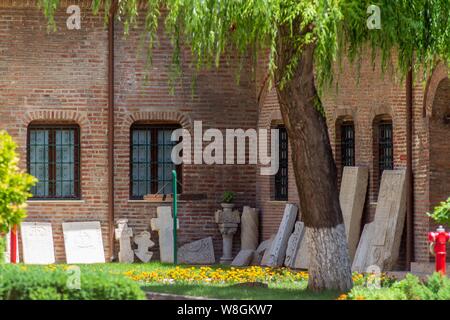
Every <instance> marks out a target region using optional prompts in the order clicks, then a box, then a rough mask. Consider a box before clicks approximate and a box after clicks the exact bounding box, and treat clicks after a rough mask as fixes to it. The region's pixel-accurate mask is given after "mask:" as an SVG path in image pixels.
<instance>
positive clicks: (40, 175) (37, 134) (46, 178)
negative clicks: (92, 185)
mask: <svg viewBox="0 0 450 320" xmlns="http://www.w3.org/2000/svg"><path fill="white" fill-rule="evenodd" d="M79 132H80V131H79V127H78V126H77V125H56V126H49V125H33V124H32V125H30V126H29V127H28V139H27V168H28V172H29V173H30V174H31V175H33V176H35V177H36V178H37V179H38V182H37V184H36V185H35V186H34V187H32V188H31V193H32V194H33V197H32V199H35V200H36V199H47V200H48V199H55V200H60V199H62V200H63V199H79V198H80V135H79Z"/></svg>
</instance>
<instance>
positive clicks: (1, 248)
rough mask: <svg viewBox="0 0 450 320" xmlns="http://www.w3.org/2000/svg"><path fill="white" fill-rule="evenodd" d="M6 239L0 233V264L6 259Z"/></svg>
mask: <svg viewBox="0 0 450 320" xmlns="http://www.w3.org/2000/svg"><path fill="white" fill-rule="evenodd" d="M5 251H6V239H5V237H3V236H2V235H1V234H0V264H2V263H3V262H4V261H5V256H4V254H5Z"/></svg>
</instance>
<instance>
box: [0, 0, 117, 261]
mask: <svg viewBox="0 0 450 320" xmlns="http://www.w3.org/2000/svg"><path fill="white" fill-rule="evenodd" d="M8 3H10V1H2V2H0V39H1V41H0V74H1V76H0V127H1V128H2V129H6V130H8V132H9V133H10V134H11V135H12V136H13V137H14V139H15V141H16V142H17V143H18V144H19V146H20V148H19V152H20V155H21V166H22V168H26V137H27V126H28V124H29V123H30V122H32V121H35V120H37V121H45V122H49V123H51V122H53V123H61V122H73V123H77V124H78V125H79V126H80V129H81V131H80V134H81V162H82V167H81V192H82V200H81V201H70V202H67V201H59V202H49V201H39V202H29V210H28V218H27V220H28V221H41V222H52V226H53V233H54V239H55V243H56V246H55V248H56V256H57V259H58V260H65V253H64V247H63V235H62V226H61V223H62V222H69V221H84V220H86V221H87V220H98V221H100V222H101V223H102V228H103V230H102V231H103V240H104V246H105V252H106V253H107V252H108V251H109V247H108V241H107V239H108V225H107V179H106V177H107V161H106V160H107V158H106V155H107V149H106V148H107V140H106V133H107V131H106V128H107V127H106V121H107V33H106V31H105V29H104V28H103V21H102V19H101V17H92V16H91V15H89V14H87V13H83V24H82V31H69V30H67V28H66V19H67V15H66V14H65V10H64V11H59V12H58V14H57V17H56V23H57V26H58V31H57V32H55V33H47V24H46V20H45V18H44V17H43V15H42V13H41V12H40V11H38V10H37V9H35V8H25V6H26V2H24V3H23V5H24V7H23V8H20V7H19V6H20V5H17V6H16V7H15V8H14V9H11V8H10V7H9V6H8ZM86 12H87V11H86Z"/></svg>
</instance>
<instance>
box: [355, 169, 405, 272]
mask: <svg viewBox="0 0 450 320" xmlns="http://www.w3.org/2000/svg"><path fill="white" fill-rule="evenodd" d="M405 214H406V174H405V171H404V170H386V171H384V172H383V177H382V179H381V186H380V192H379V195H378V203H377V209H376V211H375V219H374V221H373V222H371V223H369V224H367V225H366V226H365V227H364V230H363V233H362V235H361V240H360V241H359V245H358V248H357V250H356V255H355V259H354V261H353V265H352V269H353V271H358V272H365V271H366V269H367V268H368V267H369V266H372V265H376V266H378V267H379V268H380V269H381V270H382V271H389V270H392V269H393V268H394V266H395V264H396V262H397V258H398V254H399V250H400V240H401V236H402V233H403V226H404V222H405Z"/></svg>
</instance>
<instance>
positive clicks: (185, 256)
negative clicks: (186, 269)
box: [178, 237, 216, 264]
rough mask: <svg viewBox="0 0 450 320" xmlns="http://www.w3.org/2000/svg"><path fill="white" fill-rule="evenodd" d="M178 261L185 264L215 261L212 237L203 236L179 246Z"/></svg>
mask: <svg viewBox="0 0 450 320" xmlns="http://www.w3.org/2000/svg"><path fill="white" fill-rule="evenodd" d="M178 262H179V263H187V264H213V263H215V262H216V258H215V256H214V246H213V240H212V238H211V237H208V238H204V239H201V240H197V241H194V242H191V243H188V244H185V245H184V246H181V247H180V248H179V249H178Z"/></svg>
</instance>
